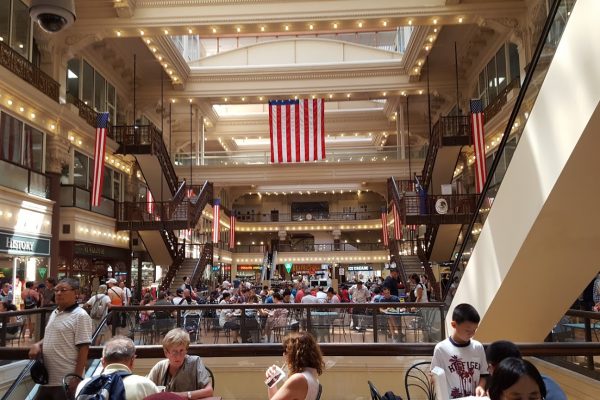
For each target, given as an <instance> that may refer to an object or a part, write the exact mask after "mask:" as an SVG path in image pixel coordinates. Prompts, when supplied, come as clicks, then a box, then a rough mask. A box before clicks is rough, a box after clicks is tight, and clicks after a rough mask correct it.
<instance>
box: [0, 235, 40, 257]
mask: <svg viewBox="0 0 600 400" xmlns="http://www.w3.org/2000/svg"><path fill="white" fill-rule="evenodd" d="M0 251H2V252H6V253H8V254H16V255H31V256H49V255H50V239H41V238H36V237H29V236H22V235H14V234H12V233H5V232H0Z"/></svg>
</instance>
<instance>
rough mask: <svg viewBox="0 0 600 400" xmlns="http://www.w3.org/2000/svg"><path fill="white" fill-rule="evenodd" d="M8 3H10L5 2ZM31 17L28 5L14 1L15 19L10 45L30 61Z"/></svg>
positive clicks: (5, 0) (17, 0)
mask: <svg viewBox="0 0 600 400" xmlns="http://www.w3.org/2000/svg"><path fill="white" fill-rule="evenodd" d="M4 2H6V3H10V1H7V0H4ZM30 23H31V17H29V9H28V7H27V5H25V4H24V3H23V2H21V1H19V0H15V1H13V19H12V29H11V38H10V45H11V47H12V48H13V49H14V50H15V51H16V52H17V53H19V54H20V55H22V56H23V57H25V58H27V59H29V31H30V28H29V27H30Z"/></svg>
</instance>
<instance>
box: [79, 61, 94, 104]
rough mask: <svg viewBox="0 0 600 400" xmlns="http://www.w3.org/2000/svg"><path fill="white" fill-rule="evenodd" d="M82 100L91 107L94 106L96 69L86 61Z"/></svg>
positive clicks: (82, 83) (84, 63)
mask: <svg viewBox="0 0 600 400" xmlns="http://www.w3.org/2000/svg"><path fill="white" fill-rule="evenodd" d="M81 100H82V101H83V102H84V103H85V104H87V105H88V106H90V107H92V106H93V105H94V69H93V68H92V66H91V65H90V64H88V63H87V62H85V61H84V62H83V81H82V82H81Z"/></svg>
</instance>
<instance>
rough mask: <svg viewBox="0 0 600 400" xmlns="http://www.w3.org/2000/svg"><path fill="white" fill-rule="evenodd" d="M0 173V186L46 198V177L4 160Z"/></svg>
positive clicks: (0, 166)
mask: <svg viewBox="0 0 600 400" xmlns="http://www.w3.org/2000/svg"><path fill="white" fill-rule="evenodd" d="M0 43H1V42H0ZM0 171H2V173H0V186H5V187H8V188H11V189H14V190H18V191H20V192H24V193H29V194H32V195H35V196H38V197H44V198H46V199H47V198H48V196H49V193H50V191H49V179H48V177H47V176H46V175H44V174H42V173H40V172H37V171H33V170H30V169H27V168H24V167H22V166H20V165H17V164H13V163H10V162H8V161H4V160H0Z"/></svg>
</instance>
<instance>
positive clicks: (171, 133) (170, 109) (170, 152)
mask: <svg viewBox="0 0 600 400" xmlns="http://www.w3.org/2000/svg"><path fill="white" fill-rule="evenodd" d="M172 105H173V102H172V101H170V102H169V155H170V156H171V157H173V149H172V148H171V136H173V125H172V122H173V116H172Z"/></svg>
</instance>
